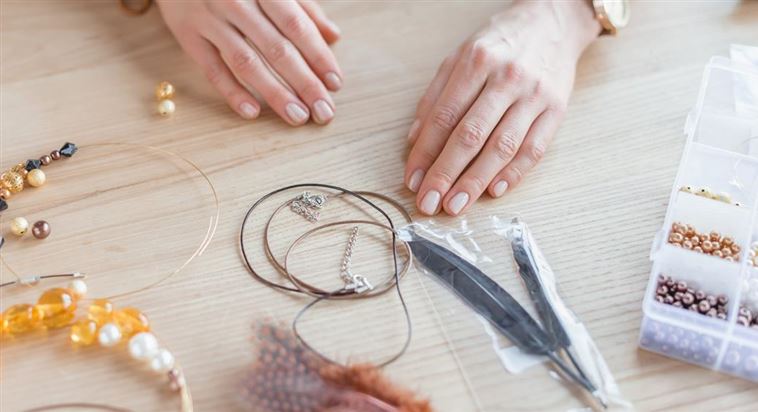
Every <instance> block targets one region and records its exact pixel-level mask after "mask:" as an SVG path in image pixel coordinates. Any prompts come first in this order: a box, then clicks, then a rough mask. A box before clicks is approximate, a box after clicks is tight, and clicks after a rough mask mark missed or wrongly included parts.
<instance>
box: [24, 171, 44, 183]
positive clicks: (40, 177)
mask: <svg viewBox="0 0 758 412" xmlns="http://www.w3.org/2000/svg"><path fill="white" fill-rule="evenodd" d="M46 180H47V177H46V176H45V172H43V171H42V169H32V170H30V171H29V174H27V175H26V183H29V186H31V187H40V186H42V185H44V184H45V181H46Z"/></svg>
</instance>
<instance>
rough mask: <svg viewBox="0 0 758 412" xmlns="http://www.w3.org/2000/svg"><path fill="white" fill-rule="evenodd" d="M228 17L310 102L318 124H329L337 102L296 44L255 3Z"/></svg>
mask: <svg viewBox="0 0 758 412" xmlns="http://www.w3.org/2000/svg"><path fill="white" fill-rule="evenodd" d="M227 18H228V19H229V20H230V21H231V22H232V24H234V25H235V26H237V28H239V30H240V31H241V32H242V34H244V35H245V36H246V37H247V38H248V39H249V40H250V41H252V42H253V43H254V44H255V46H256V48H257V49H258V50H259V51H260V53H261V54H262V55H263V57H264V58H265V59H266V61H267V62H268V63H269V64H270V65H271V66H272V67H273V69H274V70H275V71H276V73H277V74H278V75H279V76H281V78H282V80H283V81H284V82H285V83H287V84H288V85H289V86H291V87H292V88H293V89H294V91H295V92H296V93H297V94H298V95H299V96H300V98H301V99H302V100H303V101H304V102H305V104H307V105H308V107H310V109H311V113H313V119H314V120H315V121H316V123H319V124H326V123H329V122H330V121H331V120H332V118H333V117H334V101H333V100H332V97H331V96H329V92H328V91H327V90H326V88H325V87H324V84H323V83H322V82H321V80H320V79H319V78H318V77H316V74H315V73H313V70H311V68H310V67H309V66H308V63H306V62H305V59H303V56H301V55H300V52H298V50H297V49H296V48H295V46H294V45H293V44H292V42H290V41H289V40H287V39H286V38H285V37H284V36H282V34H281V33H279V31H278V30H277V29H276V27H274V26H273V24H271V22H270V21H269V20H268V19H267V18H266V16H264V15H263V12H262V11H261V10H260V9H258V6H257V5H256V4H255V3H244V5H243V8H242V9H241V10H237V11H236V12H235V13H231V14H230V15H229V16H227Z"/></svg>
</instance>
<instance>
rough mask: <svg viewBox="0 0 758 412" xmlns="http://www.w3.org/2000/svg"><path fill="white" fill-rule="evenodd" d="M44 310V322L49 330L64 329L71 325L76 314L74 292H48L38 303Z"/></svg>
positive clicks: (58, 289) (57, 289)
mask: <svg viewBox="0 0 758 412" xmlns="http://www.w3.org/2000/svg"><path fill="white" fill-rule="evenodd" d="M37 307H39V308H40V310H42V313H43V319H42V322H43V323H44V324H45V326H47V327H48V328H62V327H64V326H66V325H68V324H70V323H71V320H73V319H74V312H76V298H74V292H72V291H71V290H70V289H66V288H53V289H50V290H46V291H45V293H43V294H42V296H40V297H39V300H38V301H37Z"/></svg>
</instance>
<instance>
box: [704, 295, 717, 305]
mask: <svg viewBox="0 0 758 412" xmlns="http://www.w3.org/2000/svg"><path fill="white" fill-rule="evenodd" d="M705 300H706V301H707V302H708V304H709V305H711V306H712V307H716V305H718V304H719V300H718V299H717V298H716V297H715V296H713V295H708V296H706V297H705Z"/></svg>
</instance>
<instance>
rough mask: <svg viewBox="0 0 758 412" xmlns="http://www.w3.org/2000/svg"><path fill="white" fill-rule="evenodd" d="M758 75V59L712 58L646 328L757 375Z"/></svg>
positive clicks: (670, 344) (679, 355) (672, 346)
mask: <svg viewBox="0 0 758 412" xmlns="http://www.w3.org/2000/svg"><path fill="white" fill-rule="evenodd" d="M756 85H758V68H755V67H753V66H748V65H744V66H741V65H739V64H736V63H733V62H732V61H731V60H729V59H726V58H722V57H715V58H713V59H712V60H711V62H710V63H709V64H708V66H707V67H706V70H705V74H704V76H703V84H702V86H701V89H700V94H699V97H698V103H697V105H696V107H695V108H694V110H693V111H692V112H691V113H690V115H689V116H688V118H687V122H686V125H685V133H686V134H687V144H686V146H685V150H684V154H683V156H682V160H681V163H680V166H679V171H678V173H677V177H676V182H675V184H674V188H673V190H672V193H671V198H670V201H669V207H668V210H667V212H666V220H665V223H664V225H663V228H662V229H661V230H660V231H659V232H658V234H657V236H656V238H655V240H654V242H653V248H652V251H651V260H652V261H653V265H652V272H651V275H650V280H649V282H648V286H647V290H646V292H645V298H644V301H643V319H642V327H641V331H640V346H641V347H642V348H644V349H647V350H650V351H653V352H657V353H660V354H663V355H665V356H669V357H672V358H676V359H680V360H684V361H687V362H691V363H694V364H697V365H700V366H704V367H707V368H711V369H714V370H718V371H722V372H727V373H730V374H733V375H736V376H739V377H742V378H745V379H749V380H752V381H758V267H755V266H753V265H754V263H753V256H754V253H755V251H754V250H753V248H752V247H751V245H754V243H755V242H758V213H757V211H758V115H756V113H755V111H754V109H755V106H750V105H748V107H745V106H743V105H742V103H744V102H745V100H744V99H745V96H744V93H747V92H749V91H750V89H749V87H748V86H750V87H753V91H755V86H756ZM747 97H748V98H751V97H750V96H747ZM753 97H757V96H755V95H754V96H753ZM741 100H742V102H741ZM753 104H758V101H755V100H753ZM687 232H689V233H687ZM712 232H713V233H712ZM701 237H702V238H703V239H701ZM706 241H708V243H704V242H706ZM755 246H756V247H758V243H755ZM716 248H718V250H719V252H718V253H717V252H716V251H715V250H716ZM704 249H705V250H704ZM723 249H729V250H723ZM709 252H710V253H709ZM755 262H756V263H758V259H755ZM692 297H694V300H693V299H692ZM677 302H679V303H677ZM698 302H704V303H700V304H698ZM693 305H694V307H692V306H693ZM753 319H754V320H753Z"/></svg>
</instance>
